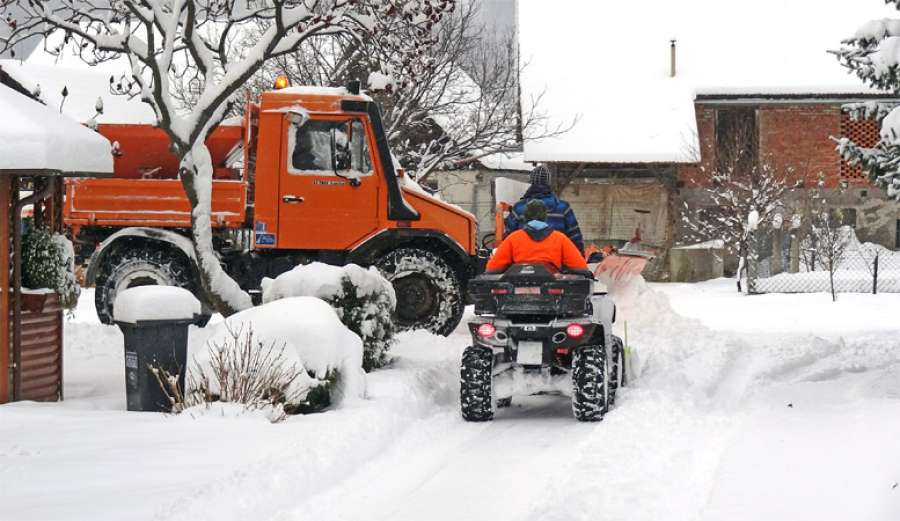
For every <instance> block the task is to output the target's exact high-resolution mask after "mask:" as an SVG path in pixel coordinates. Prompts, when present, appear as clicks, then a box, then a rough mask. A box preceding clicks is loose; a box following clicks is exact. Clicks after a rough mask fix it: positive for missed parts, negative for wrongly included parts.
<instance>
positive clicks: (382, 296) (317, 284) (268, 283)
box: [262, 262, 397, 371]
mask: <svg viewBox="0 0 900 521" xmlns="http://www.w3.org/2000/svg"><path fill="white" fill-rule="evenodd" d="M262 291H263V302H273V301H276V300H278V299H283V298H286V297H299V296H308V297H318V298H320V299H322V300H324V301H326V302H328V303H329V304H331V306H332V307H333V308H334V310H335V311H336V312H337V315H338V317H340V319H341V321H342V322H343V323H344V325H346V326H347V327H348V328H349V329H350V331H353V332H354V333H356V334H357V335H359V337H360V338H361V339H362V342H363V349H364V357H363V367H364V368H365V370H366V371H371V370H372V369H376V368H378V367H381V366H383V365H384V363H385V362H386V361H387V355H388V350H389V349H390V347H391V345H392V344H393V342H394V323H393V320H392V319H391V314H392V313H393V311H394V308H395V307H396V305H397V299H396V296H395V295H394V288H393V286H391V283H390V282H388V281H387V280H386V279H385V278H384V277H382V276H381V273H379V272H378V270H377V269H376V268H374V267H370V268H368V269H365V268H361V267H359V266H357V265H355V264H348V265H347V266H330V265H328V264H323V263H321V262H313V263H312V264H306V265H303V266H297V267H296V268H294V269H293V270H291V271H288V272H286V273H282V274H281V275H279V276H278V277H277V278H275V279H270V278H264V279H263V281H262Z"/></svg>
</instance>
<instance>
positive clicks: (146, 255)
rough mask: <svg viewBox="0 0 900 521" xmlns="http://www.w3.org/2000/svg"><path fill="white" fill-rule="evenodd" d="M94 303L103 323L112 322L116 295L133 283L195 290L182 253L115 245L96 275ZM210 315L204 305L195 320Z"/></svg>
mask: <svg viewBox="0 0 900 521" xmlns="http://www.w3.org/2000/svg"><path fill="white" fill-rule="evenodd" d="M96 286H97V289H96V290H95V292H94V304H95V306H96V308H97V317H98V318H100V322H102V323H104V324H112V323H113V322H114V320H113V304H114V303H115V301H116V295H117V294H118V293H119V292H121V291H124V290H126V289H128V288H133V287H137V286H177V287H179V288H185V289H187V290H188V291H190V292H191V293H194V294H196V293H197V291H196V288H195V285H194V281H193V278H192V276H191V269H190V266H189V265H188V263H187V260H186V259H184V257H183V256H182V255H179V254H177V253H175V252H173V251H171V250H169V249H166V248H159V247H155V246H142V247H140V248H118V249H117V250H116V251H113V252H111V253H110V254H109V256H108V257H107V258H106V259H105V260H104V262H103V265H102V266H101V267H100V272H99V273H98V275H97V284H96ZM211 316H212V313H211V311H209V310H207V309H206V307H205V306H204V308H203V314H201V315H200V317H198V319H197V321H196V322H195V323H196V324H197V325H199V326H201V327H202V326H205V325H206V323H207V322H209V319H210V317H211Z"/></svg>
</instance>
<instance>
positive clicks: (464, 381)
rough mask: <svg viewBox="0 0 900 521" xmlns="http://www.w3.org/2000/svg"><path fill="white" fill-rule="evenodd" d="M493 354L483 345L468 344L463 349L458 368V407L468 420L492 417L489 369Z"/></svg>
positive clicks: (474, 420) (492, 361)
mask: <svg viewBox="0 0 900 521" xmlns="http://www.w3.org/2000/svg"><path fill="white" fill-rule="evenodd" d="M493 366H494V354H493V353H492V352H491V351H490V350H489V349H485V348H483V347H474V346H469V347H467V348H466V350H465V351H463V357H462V366H461V367H460V368H459V383H460V386H459V408H460V411H461V412H462V417H463V419H464V420H466V421H470V422H483V421H490V420H493V419H494V410H493V408H492V407H491V405H492V404H491V401H492V400H491V370H492V369H493Z"/></svg>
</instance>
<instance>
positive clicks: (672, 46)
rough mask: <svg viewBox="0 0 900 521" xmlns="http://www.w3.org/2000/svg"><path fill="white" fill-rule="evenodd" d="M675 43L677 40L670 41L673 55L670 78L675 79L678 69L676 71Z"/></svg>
mask: <svg viewBox="0 0 900 521" xmlns="http://www.w3.org/2000/svg"><path fill="white" fill-rule="evenodd" d="M675 41H676V40H675V39H674V38H673V39H671V40H669V42H670V43H671V46H670V49H671V53H672V56H671V63H670V68H669V77H670V78H674V77H675V71H676V69H675Z"/></svg>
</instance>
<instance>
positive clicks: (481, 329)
mask: <svg viewBox="0 0 900 521" xmlns="http://www.w3.org/2000/svg"><path fill="white" fill-rule="evenodd" d="M496 332H497V328H496V327H494V324H481V325H480V326H478V336H480V337H482V338H490V337H492V336H494V333H496Z"/></svg>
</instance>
